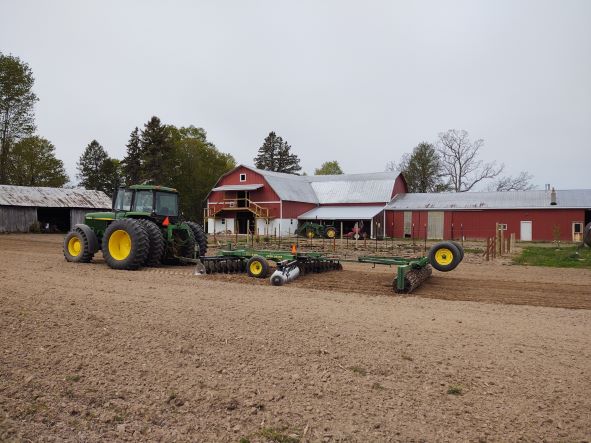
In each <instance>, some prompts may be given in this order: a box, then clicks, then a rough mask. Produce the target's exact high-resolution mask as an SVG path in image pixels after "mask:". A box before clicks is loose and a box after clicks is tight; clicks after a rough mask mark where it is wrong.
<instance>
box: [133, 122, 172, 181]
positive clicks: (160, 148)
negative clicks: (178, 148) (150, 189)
mask: <svg viewBox="0 0 591 443" xmlns="http://www.w3.org/2000/svg"><path fill="white" fill-rule="evenodd" d="M140 149H141V152H142V164H143V168H142V169H143V171H142V175H143V177H142V179H143V180H145V181H148V182H151V183H153V184H156V185H169V184H170V183H172V181H173V175H174V174H173V170H172V169H173V167H172V165H173V164H174V163H173V161H174V158H173V153H174V152H173V151H174V145H173V143H172V140H171V137H170V131H169V129H168V128H167V127H166V126H164V125H162V123H161V122H160V119H159V118H158V117H155V116H154V117H152V118H151V119H150V121H149V122H148V123H146V124H145V125H144V130H143V131H142V135H141V138H140Z"/></svg>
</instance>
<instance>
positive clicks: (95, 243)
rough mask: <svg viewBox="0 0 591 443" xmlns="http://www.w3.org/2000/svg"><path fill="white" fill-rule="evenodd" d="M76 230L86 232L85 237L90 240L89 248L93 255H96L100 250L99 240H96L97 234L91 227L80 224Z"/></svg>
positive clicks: (75, 227) (76, 226)
mask: <svg viewBox="0 0 591 443" xmlns="http://www.w3.org/2000/svg"><path fill="white" fill-rule="evenodd" d="M74 229H80V230H81V231H82V232H84V235H85V236H86V238H87V239H88V246H89V248H90V252H91V253H93V254H94V253H95V252H97V251H98V250H99V249H100V248H99V243H98V238H96V234H95V233H94V231H93V230H92V229H90V226H88V225H85V224H84V223H78V224H77V225H75V226H74Z"/></svg>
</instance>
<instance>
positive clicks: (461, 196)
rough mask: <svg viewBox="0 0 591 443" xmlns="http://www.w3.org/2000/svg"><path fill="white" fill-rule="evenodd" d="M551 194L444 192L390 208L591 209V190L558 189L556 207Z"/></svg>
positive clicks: (397, 201)
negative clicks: (552, 203) (552, 202)
mask: <svg viewBox="0 0 591 443" xmlns="http://www.w3.org/2000/svg"><path fill="white" fill-rule="evenodd" d="M550 202H551V195H550V191H509V192H443V193H425V194H415V193H409V194H401V195H398V196H396V197H395V198H394V199H393V200H392V201H391V202H390V203H388V205H387V206H386V208H387V209H393V210H420V209H428V210H437V209H439V210H445V209H447V210H449V209H459V210H475V209H540V208H547V209H552V208H560V209H566V208H568V209H571V208H584V209H591V189H570V190H556V205H551V204H550Z"/></svg>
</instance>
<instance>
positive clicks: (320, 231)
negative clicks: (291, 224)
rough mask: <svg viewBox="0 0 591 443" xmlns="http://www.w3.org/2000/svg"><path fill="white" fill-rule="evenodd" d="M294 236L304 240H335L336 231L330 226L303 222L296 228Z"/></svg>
mask: <svg viewBox="0 0 591 443" xmlns="http://www.w3.org/2000/svg"><path fill="white" fill-rule="evenodd" d="M296 235H299V236H300V237H306V238H315V237H319V238H330V239H332V238H335V237H336V236H337V230H336V228H335V227H334V226H332V225H321V224H319V223H312V222H305V223H302V224H301V225H300V226H298V229H297V230H296Z"/></svg>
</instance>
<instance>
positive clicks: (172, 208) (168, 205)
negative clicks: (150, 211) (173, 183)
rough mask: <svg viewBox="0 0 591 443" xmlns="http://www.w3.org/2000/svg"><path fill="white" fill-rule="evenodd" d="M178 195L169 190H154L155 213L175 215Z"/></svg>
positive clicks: (177, 210)
mask: <svg viewBox="0 0 591 443" xmlns="http://www.w3.org/2000/svg"><path fill="white" fill-rule="evenodd" d="M178 203H179V196H178V195H177V194H173V193H171V192H156V214H158V215H171V216H173V217H176V216H177V215H178V214H179V207H178V206H179V205H178Z"/></svg>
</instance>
